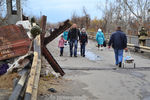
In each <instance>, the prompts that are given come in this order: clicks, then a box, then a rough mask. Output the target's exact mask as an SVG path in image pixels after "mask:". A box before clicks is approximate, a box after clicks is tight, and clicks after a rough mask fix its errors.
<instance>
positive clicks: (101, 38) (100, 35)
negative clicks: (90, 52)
mask: <svg viewBox="0 0 150 100" xmlns="http://www.w3.org/2000/svg"><path fill="white" fill-rule="evenodd" d="M96 41H97V43H98V49H99V47H100V50H103V48H102V47H103V43H104V41H105V37H104V33H103V32H102V30H101V29H98V32H97V34H96Z"/></svg>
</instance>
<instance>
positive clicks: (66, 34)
mask: <svg viewBox="0 0 150 100" xmlns="http://www.w3.org/2000/svg"><path fill="white" fill-rule="evenodd" d="M63 37H64V39H65V40H67V38H68V30H66V31H64V32H63Z"/></svg>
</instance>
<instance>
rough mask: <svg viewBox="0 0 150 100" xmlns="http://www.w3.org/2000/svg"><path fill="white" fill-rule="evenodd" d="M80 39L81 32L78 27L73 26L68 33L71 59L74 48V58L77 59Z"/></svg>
mask: <svg viewBox="0 0 150 100" xmlns="http://www.w3.org/2000/svg"><path fill="white" fill-rule="evenodd" d="M78 39H79V40H80V31H79V29H77V25H76V24H73V25H72V28H71V29H70V30H69V32H68V38H67V41H69V44H70V57H72V55H73V47H74V57H77V47H78Z"/></svg>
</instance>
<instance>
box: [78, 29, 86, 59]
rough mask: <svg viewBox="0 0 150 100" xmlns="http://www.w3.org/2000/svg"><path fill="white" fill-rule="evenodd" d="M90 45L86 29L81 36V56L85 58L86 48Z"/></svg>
mask: <svg viewBox="0 0 150 100" xmlns="http://www.w3.org/2000/svg"><path fill="white" fill-rule="evenodd" d="M87 43H88V37H87V34H86V30H85V28H82V30H81V35H80V44H81V47H80V49H81V56H83V57H85V46H86V44H87Z"/></svg>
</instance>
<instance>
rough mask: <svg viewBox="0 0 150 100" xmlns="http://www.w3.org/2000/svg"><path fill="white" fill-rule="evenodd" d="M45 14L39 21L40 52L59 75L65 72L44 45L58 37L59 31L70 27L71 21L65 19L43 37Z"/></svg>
mask: <svg viewBox="0 0 150 100" xmlns="http://www.w3.org/2000/svg"><path fill="white" fill-rule="evenodd" d="M46 19H47V17H46V16H42V21H41V28H42V34H41V50H42V54H43V55H44V57H45V58H46V60H47V61H48V63H49V64H50V65H51V66H52V68H53V69H54V71H55V72H58V73H60V75H61V76H63V75H64V74H65V72H64V71H63V70H62V68H61V67H60V66H59V64H58V63H57V61H56V60H55V59H54V57H53V56H52V54H51V53H50V52H49V51H48V49H47V48H46V45H47V44H48V43H50V42H51V41H52V40H54V39H55V38H56V37H58V36H59V35H60V34H61V33H63V32H64V31H65V30H67V29H68V28H70V27H71V23H70V21H69V20H66V21H65V22H64V23H63V25H61V26H60V27H59V28H58V29H56V30H54V31H53V32H52V33H51V35H50V36H49V37H46V38H45V37H44V36H45V34H46Z"/></svg>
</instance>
